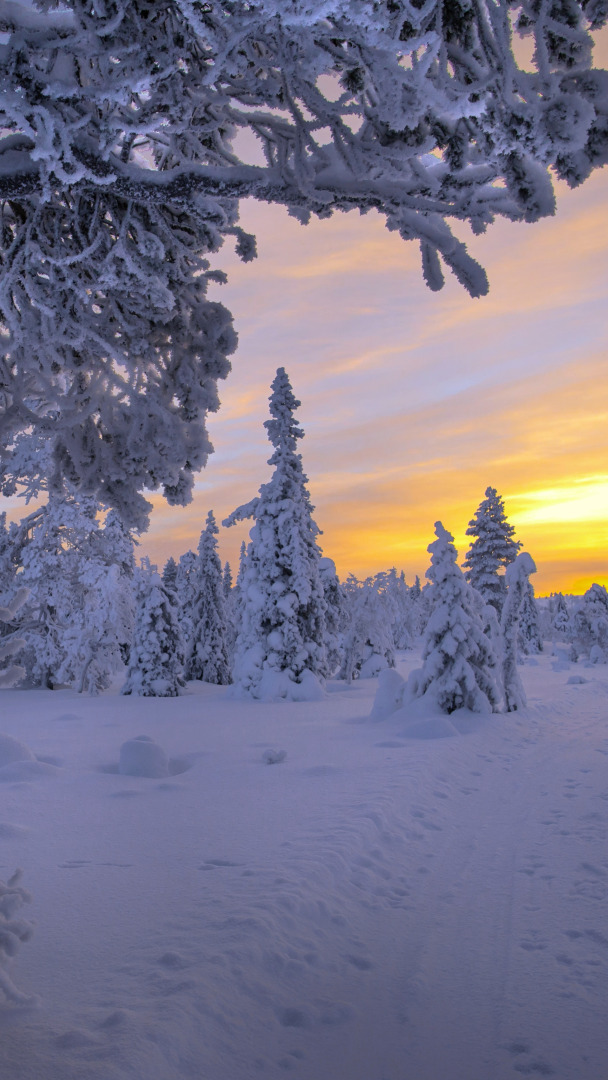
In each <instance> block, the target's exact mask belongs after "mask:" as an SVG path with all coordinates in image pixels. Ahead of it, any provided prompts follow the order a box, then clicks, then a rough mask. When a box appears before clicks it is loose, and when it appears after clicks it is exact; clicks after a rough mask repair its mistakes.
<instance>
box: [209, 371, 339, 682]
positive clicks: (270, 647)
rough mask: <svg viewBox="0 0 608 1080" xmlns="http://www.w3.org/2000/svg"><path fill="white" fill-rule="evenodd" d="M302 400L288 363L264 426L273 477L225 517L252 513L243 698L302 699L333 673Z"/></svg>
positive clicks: (240, 671)
mask: <svg viewBox="0 0 608 1080" xmlns="http://www.w3.org/2000/svg"><path fill="white" fill-rule="evenodd" d="M299 405H300V402H299V401H297V399H296V398H295V397H294V394H293V392H292V389H291V384H290V382H289V379H288V377H287V373H286V371H285V369H284V368H279V369H278V371H277V374H276V378H275V379H274V381H273V383H272V395H271V397H270V413H271V417H272V418H271V419H270V420H266V422H265V424H264V426H265V428H266V430H267V432H268V438H269V439H270V442H271V443H272V445H273V447H274V453H273V454H272V457H271V458H270V459H269V462H268V464H269V465H271V466H273V467H274V472H273V475H272V478H271V479H270V481H269V482H268V483H267V484H263V485H262V487H261V488H260V494H259V497H258V498H256V499H253V500H252V501H251V502H250V503H248V504H246V505H245V506H242V507H239V508H238V509H237V510H235V511H234V513H233V514H231V516H230V517H229V518H228V519H227V520H226V521H225V522H224V524H225V525H232V524H234V523H235V522H236V521H242V520H244V519H245V518H247V517H253V518H254V520H255V524H254V526H253V528H252V529H251V533H250V537H251V542H250V544H249V548H248V551H247V559H246V563H245V571H244V574H243V580H242V583H241V585H240V596H241V618H242V621H241V625H240V632H239V635H238V638H237V645H236V652H235V659H234V669H233V679H234V683H235V689H234V693H235V695H236V696H243V697H252V698H264V699H275V698H280V697H286V698H289V699H302V698H306V697H309V696H310V695H314V696H319V694H320V693H321V692H322V691H321V687H320V684H319V678H323V677H324V675H325V673H326V671H327V651H326V647H325V634H326V622H325V611H326V603H325V597H324V594H323V586H322V584H321V579H320V574H319V562H320V559H321V551H320V549H319V546H318V544H317V536H318V535H319V529H318V528H317V526H316V524H315V522H314V521H313V518H312V511H313V507H312V506H311V503H310V496H309V494H308V489H307V487H306V483H307V478H306V476H305V475H304V471H303V468H302V457H301V455H300V454H298V453H297V451H296V447H297V442H298V440H299V439H301V438H302V437H303V435H304V432H303V431H302V429H301V428H300V427H298V425H297V423H296V420H295V418H294V412H295V410H296V409H297V408H298V407H299Z"/></svg>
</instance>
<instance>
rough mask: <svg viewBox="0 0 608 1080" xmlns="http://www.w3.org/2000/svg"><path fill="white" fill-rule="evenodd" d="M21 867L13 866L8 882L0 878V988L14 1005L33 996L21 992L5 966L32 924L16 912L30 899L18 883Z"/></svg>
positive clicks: (30, 930) (31, 1001) (27, 1001)
mask: <svg viewBox="0 0 608 1080" xmlns="http://www.w3.org/2000/svg"><path fill="white" fill-rule="evenodd" d="M20 878H21V870H16V871H15V873H14V874H13V876H12V877H10V878H9V879H8V882H6V883H5V882H4V881H0V991H2V993H3V994H4V997H5V998H6V999H7V1001H12V1002H14V1003H15V1004H17V1005H30V1004H32V1003H33V1002H34V1001H35V1000H36V998H35V997H33V996H31V995H29V994H24V993H22V991H21V990H18V989H17V987H16V986H15V984H14V982H13V981H12V979H11V977H10V975H9V973H8V971H7V967H8V965H9V964H10V961H11V960H12V958H13V957H14V956H15V955H16V953H17V952H18V950H19V946H20V945H21V943H22V942H23V941H29V939H30V938H31V936H32V933H33V926H32V924H31V923H30V922H27V921H26V920H25V919H20V918H16V917H15V916H16V913H17V912H18V911H19V909H20V908H21V907H22V906H23V904H26V903H29V901H30V900H31V899H32V898H31V896H30V894H29V893H28V892H27V890H26V889H23V888H21V886H20V885H19V884H18V882H19V880H20Z"/></svg>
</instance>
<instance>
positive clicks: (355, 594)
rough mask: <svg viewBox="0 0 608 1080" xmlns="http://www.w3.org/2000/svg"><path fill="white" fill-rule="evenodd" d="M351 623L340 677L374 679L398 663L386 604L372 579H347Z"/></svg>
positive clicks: (344, 641)
mask: <svg viewBox="0 0 608 1080" xmlns="http://www.w3.org/2000/svg"><path fill="white" fill-rule="evenodd" d="M347 596H348V600H347V610H348V623H347V626H346V630H345V633H344V640H343V645H342V663H341V667H340V671H339V678H341V679H346V681H347V682H352V681H353V679H373V678H375V677H376V675H378V674H379V673H380V672H381V671H384V670H386V668H394V666H395V648H394V644H393V634H392V626H391V622H390V619H388V618H387V609H386V604H385V603H384V601H383V598H382V596H381V595H380V593H379V592H378V590H377V589H376V588H375V587H374V584H373V582H372V581H363V582H359V581H357V580H356V579H355V578H353V577H352V576H349V578H348V580H347Z"/></svg>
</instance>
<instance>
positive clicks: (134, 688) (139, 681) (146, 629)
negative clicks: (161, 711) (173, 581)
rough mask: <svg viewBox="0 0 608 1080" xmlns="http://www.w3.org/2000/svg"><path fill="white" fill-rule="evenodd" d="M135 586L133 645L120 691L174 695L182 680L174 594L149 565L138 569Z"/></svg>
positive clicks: (143, 694)
mask: <svg viewBox="0 0 608 1080" xmlns="http://www.w3.org/2000/svg"><path fill="white" fill-rule="evenodd" d="M137 586H138V587H137V614H136V621H135V631H134V634H133V645H132V648H131V656H130V660H129V669H128V671H127V679H126V682H125V684H124V686H123V688H122V690H121V694H135V695H139V696H140V697H177V696H178V695H179V694H181V691H182V688H183V686H184V685H185V684H184V679H183V658H184V645H183V639H182V636H181V632H180V628H179V623H178V621H177V609H176V605H175V597H174V595H173V594H172V593H171V592H170V591H169V590H168V589H167V587H166V585H165V584H164V583H163V580H162V578H161V576H160V574H158V573H156V572H155V571H152V570H149V569H144V570H141V571H140V572H139V575H138V582H137Z"/></svg>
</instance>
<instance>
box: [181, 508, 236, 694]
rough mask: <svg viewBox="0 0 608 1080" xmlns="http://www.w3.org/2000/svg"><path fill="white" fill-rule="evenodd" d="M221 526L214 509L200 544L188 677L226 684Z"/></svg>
mask: <svg viewBox="0 0 608 1080" xmlns="http://www.w3.org/2000/svg"><path fill="white" fill-rule="evenodd" d="M217 534H218V528H217V525H216V524H215V517H214V515H213V511H212V510H210V511H209V513H208V515H207V524H206V526H205V528H204V529H203V531H202V533H201V538H200V541H199V545H198V562H197V568H196V579H195V580H196V596H195V600H194V605H193V638H192V644H191V649H190V653H189V656H188V663H187V665H186V677H187V678H188V679H201V680H202V681H204V682H210V683H215V684H216V685H218V686H226V685H227V684H228V683H229V682H230V664H229V660H228V645H227V633H228V632H227V627H226V610H225V597H224V581H223V576H222V564H221V562H220V559H219V555H218V553H217V540H216V537H217Z"/></svg>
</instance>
